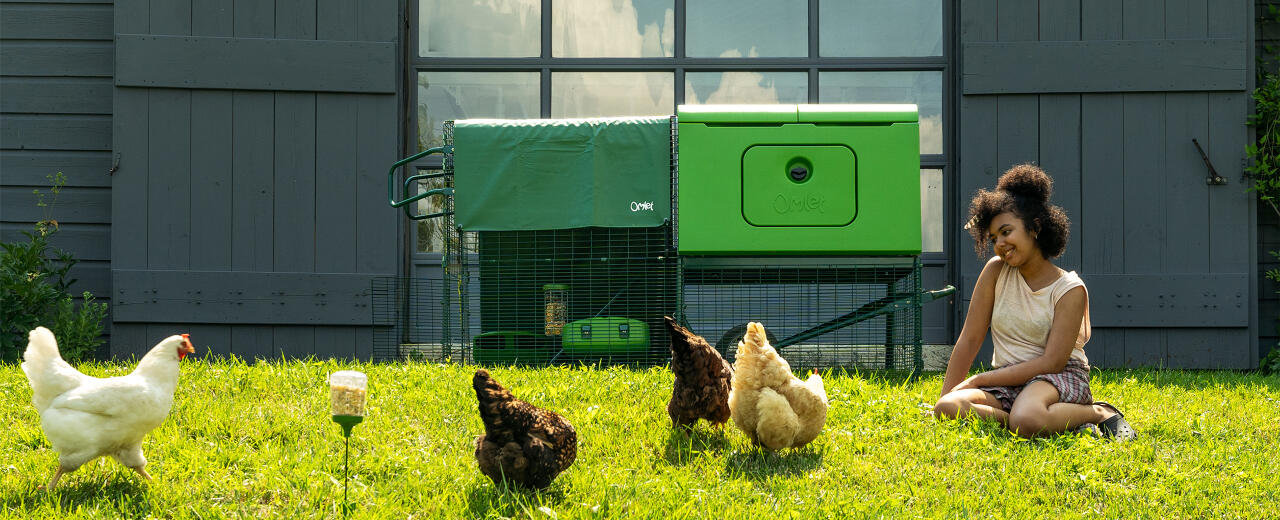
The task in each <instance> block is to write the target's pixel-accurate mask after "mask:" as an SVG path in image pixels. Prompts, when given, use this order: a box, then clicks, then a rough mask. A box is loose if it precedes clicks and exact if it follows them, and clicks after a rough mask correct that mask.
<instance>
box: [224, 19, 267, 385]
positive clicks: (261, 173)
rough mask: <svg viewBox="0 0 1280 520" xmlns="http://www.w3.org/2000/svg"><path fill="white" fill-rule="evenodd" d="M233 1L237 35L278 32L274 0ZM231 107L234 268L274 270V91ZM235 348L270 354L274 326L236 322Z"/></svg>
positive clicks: (236, 99) (237, 97) (246, 353)
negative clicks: (238, 323) (272, 0)
mask: <svg viewBox="0 0 1280 520" xmlns="http://www.w3.org/2000/svg"><path fill="white" fill-rule="evenodd" d="M234 2H235V3H234V5H233V6H232V32H233V33H234V34H235V36H236V37H237V38H272V37H274V36H275V15H276V9H275V3H274V2H269V1H261V0H234ZM232 111H233V115H232V118H233V119H232V147H233V148H234V150H235V157H234V159H233V161H232V163H233V164H232V223H231V228H232V235H231V236H232V248H231V264H232V269H233V270H237V271H271V270H274V258H273V254H274V251H273V242H274V238H275V237H274V233H275V226H274V222H275V208H274V199H275V186H274V184H275V179H274V172H275V167H274V164H273V161H274V153H275V151H274V149H273V146H272V145H273V139H274V135H275V96H274V95H273V94H272V93H270V92H242V91H238V92H235V93H234V94H233V95H232ZM231 351H232V353H234V354H235V355H237V356H240V357H242V358H244V359H247V360H253V359H259V358H263V359H265V358H269V357H271V356H272V355H273V351H274V348H273V339H272V328H271V326H261V325H242V326H240V325H238V326H233V327H232V329H231Z"/></svg>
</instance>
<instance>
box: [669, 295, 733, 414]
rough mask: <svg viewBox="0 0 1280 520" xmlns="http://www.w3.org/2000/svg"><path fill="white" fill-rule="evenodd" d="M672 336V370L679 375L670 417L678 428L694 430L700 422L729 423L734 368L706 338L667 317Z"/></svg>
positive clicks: (672, 396) (672, 398)
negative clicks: (692, 428)
mask: <svg viewBox="0 0 1280 520" xmlns="http://www.w3.org/2000/svg"><path fill="white" fill-rule="evenodd" d="M665 319H666V320H667V331H668V332H669V333H670V334H671V371H672V372H674V373H675V375H676V382H675V388H673V389H672V391H671V401H670V402H668V403H667V415H670V416H671V422H672V423H673V424H675V425H676V426H683V427H691V426H693V424H694V423H696V422H698V419H706V420H707V422H710V423H712V424H716V425H719V424H724V422H725V421H727V420H729V388H730V385H729V383H730V380H731V379H732V378H733V369H732V368H731V367H730V366H729V363H728V362H727V361H725V360H724V358H722V357H720V353H719V352H716V349H714V348H712V347H711V345H710V344H708V343H707V340H705V339H703V338H702V336H699V335H697V334H694V333H693V332H691V331H689V329H686V328H684V327H681V326H680V325H678V324H676V320H674V319H672V318H671V317H669V316H667V317H665Z"/></svg>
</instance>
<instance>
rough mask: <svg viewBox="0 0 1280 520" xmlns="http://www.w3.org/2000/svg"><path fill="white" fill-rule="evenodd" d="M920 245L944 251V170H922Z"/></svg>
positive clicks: (927, 251) (930, 249)
mask: <svg viewBox="0 0 1280 520" xmlns="http://www.w3.org/2000/svg"><path fill="white" fill-rule="evenodd" d="M920 245H921V246H923V251H924V252H925V253H941V252H942V170H920Z"/></svg>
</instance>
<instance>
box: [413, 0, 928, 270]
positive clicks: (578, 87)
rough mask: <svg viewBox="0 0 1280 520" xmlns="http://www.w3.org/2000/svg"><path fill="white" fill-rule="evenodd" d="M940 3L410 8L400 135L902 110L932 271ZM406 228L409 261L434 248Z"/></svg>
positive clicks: (641, 0)
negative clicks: (755, 110) (577, 120)
mask: <svg viewBox="0 0 1280 520" xmlns="http://www.w3.org/2000/svg"><path fill="white" fill-rule="evenodd" d="M948 4H949V3H948V2H944V1H943V0H891V1H888V0H554V1H545V0H411V2H410V14H411V17H412V19H413V20H415V21H416V24H417V25H416V27H414V28H412V30H411V31H410V38H411V40H412V41H411V42H410V47H409V48H410V49H414V51H413V52H412V54H413V56H412V58H411V64H412V70H411V73H412V74H413V78H414V79H415V80H416V84H417V88H416V89H415V90H414V92H415V97H414V103H415V105H416V107H417V109H416V110H415V111H414V113H413V114H412V117H413V118H414V123H415V126H414V128H417V136H416V140H415V142H416V145H417V146H418V148H419V149H423V148H426V147H430V146H435V145H439V143H440V140H441V136H440V131H441V130H440V125H441V123H443V122H444V121H447V120H451V119H462V118H476V117H497V118H538V117H556V118H559V117H593V116H619V115H667V114H672V113H674V111H675V107H676V105H679V104H684V103H688V104H712V103H915V104H916V105H918V106H919V110H920V152H921V170H920V179H921V188H920V191H921V192H920V197H921V203H922V204H921V206H922V214H921V217H922V221H923V226H922V227H923V229H922V232H923V236H924V243H923V245H924V250H925V252H926V254H925V255H924V257H925V260H926V263H929V262H933V263H934V264H935V265H936V264H939V263H944V264H945V263H946V257H945V256H944V255H943V254H942V253H943V252H944V249H945V247H946V245H945V242H946V241H945V240H944V237H945V236H946V234H945V233H944V232H943V230H944V229H946V227H945V226H946V225H948V224H949V223H948V222H944V220H945V219H946V218H947V215H948V214H949V212H948V211H947V210H945V209H944V207H943V205H944V201H946V200H948V197H947V195H946V193H948V192H947V186H948V185H949V184H950V183H951V180H950V179H951V171H952V159H951V154H950V150H949V145H950V141H951V140H950V138H949V137H948V136H949V135H950V129H949V126H948V125H949V124H951V121H950V120H949V118H948V117H947V114H948V110H950V108H949V106H950V103H949V102H947V101H946V100H947V99H949V96H950V89H951V86H950V82H949V80H948V78H949V77H950V74H949V70H950V67H951V63H950V57H949V56H948V55H947V54H948V45H946V43H945V42H947V41H948V39H949V37H950V35H949V34H948V31H947V30H946V29H945V28H946V27H948V22H947V20H949V17H951V16H953V15H952V13H951V12H950V10H951V9H952V7H951V6H950V5H948ZM419 167H420V168H431V167H433V164H432V163H430V162H424V163H423V164H420V165H419ZM437 182H438V181H437ZM422 204H423V207H422V209H423V210H430V209H433V208H432V207H431V206H434V205H435V202H430V201H423V203H422ZM417 231H418V236H417V237H416V240H415V241H414V242H415V243H416V250H417V252H418V253H425V254H432V253H438V252H439V251H440V247H441V244H442V242H441V237H440V236H439V230H438V229H434V228H433V227H432V226H431V225H430V224H427V223H420V224H419V228H418V230H417Z"/></svg>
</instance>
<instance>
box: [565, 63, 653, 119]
mask: <svg viewBox="0 0 1280 520" xmlns="http://www.w3.org/2000/svg"><path fill="white" fill-rule="evenodd" d="M675 96H676V95H675V75H674V74H672V73H670V72H553V73H551V117H609V116H669V115H671V114H672V112H673V111H674V110H675Z"/></svg>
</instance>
